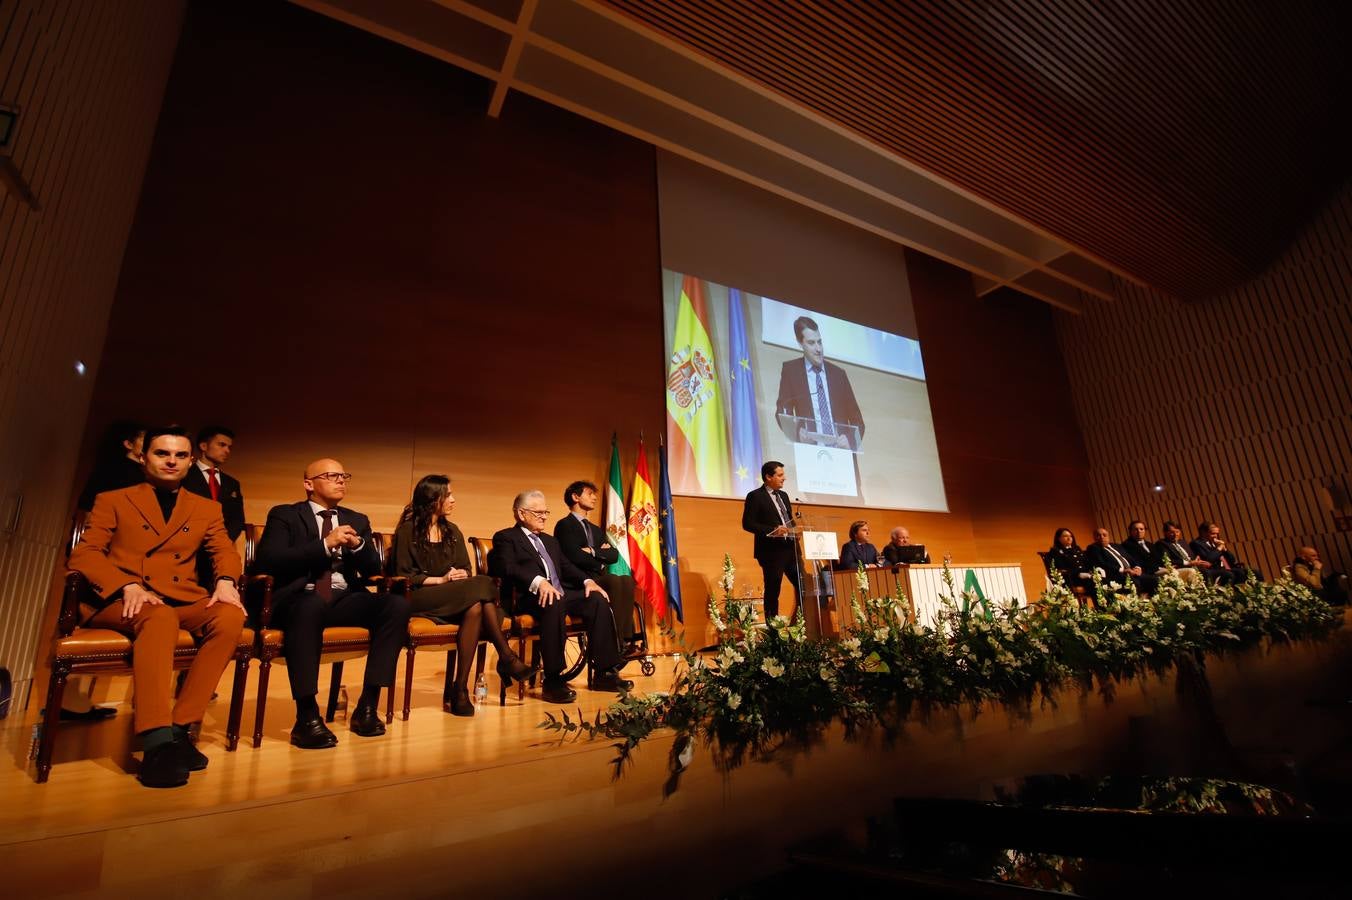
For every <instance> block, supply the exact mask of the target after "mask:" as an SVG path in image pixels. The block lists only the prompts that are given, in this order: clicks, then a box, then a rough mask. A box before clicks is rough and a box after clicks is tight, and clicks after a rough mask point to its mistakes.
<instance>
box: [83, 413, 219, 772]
mask: <svg viewBox="0 0 1352 900" xmlns="http://www.w3.org/2000/svg"><path fill="white" fill-rule="evenodd" d="M144 455H145V466H144V474H145V480H146V483H144V484H138V485H134V486H132V487H128V488H122V489H121V490H116V491H103V492H101V493H99V494H98V495H97V497H96V498H95V500H94V509H93V511H92V512H90V514H89V520H88V522H87V524H86V526H85V531H84V535H83V537H82V538H81V539H80V543H79V545H78V546H76V548H75V550H74V551H73V552H72V553H71V555H70V568H71V570H72V571H75V572H79V573H80V574H81V575H83V576H84V577H85V578H86V579H87V580H88V582H89V586H90V588H92V589H93V591H94V593H95V594H97V595H98V596H99V597H100V598H102V599H103V600H104V601H105V602H106V603H107V605H106V606H104V607H103V608H102V609H100V610H99V611H98V612H96V613H95V614H94V615H93V616H92V617H91V618H90V620H89V623H88V624H89V625H91V626H93V627H95V628H112V629H114V630H117V631H121V632H124V633H126V634H129V635H130V636H131V638H132V648H133V650H132V682H133V685H134V687H135V712H134V718H135V723H136V724H135V728H136V733H137V734H139V735H140V736H141V741H142V747H143V748H144V750H145V757H144V759H143V761H142V763H141V770H140V773H139V778H140V780H141V783H142V784H144V785H145V786H147V787H178V786H179V785H182V784H186V783H187V781H188V773H189V772H190V771H199V770H201V769H203V768H206V765H207V758H206V756H205V755H203V754H202V753H201V752H200V751H198V750H197V748H195V747H194V746H193V745H192V743H191V742H190V741H189V740H188V730H189V728H190V727H191V726H192V725H193V723H195V722H200V721H201V720H202V715H203V714H204V713H205V712H206V708H207V702H208V701H209V700H210V699H211V693H212V691H213V690H215V687H216V684H217V682H219V681H220V679H221V673H223V672H224V671H225V667H226V666H227V665H229V663H230V659H231V657H233V656H234V654H235V648H236V647H237V646H238V644H239V635H240V630H241V629H242V628H243V627H244V607H243V605H242V604H241V603H240V598H239V589H238V587H237V583H238V580H239V578H240V574H241V571H242V568H243V566H242V564H241V562H240V558H239V554H238V553H237V552H236V551H235V547H234V545H233V544H232V543H230V539H229V537H228V536H227V535H226V533H225V522H224V521H223V520H222V519H221V508H220V507H219V506H218V505H217V504H215V503H211V502H209V501H206V500H202V499H201V498H200V497H195V496H193V495H192V494H190V493H188V492H187V491H184V490H181V489H180V486H181V484H182V482H183V476H184V474H185V473H186V472H187V471H188V467H189V466H191V465H192V443H191V442H190V441H189V440H188V436H187V434H185V433H184V432H183V431H182V430H181V429H175V428H166V429H151V430H149V431H147V432H146V436H145V446H144ZM203 547H206V548H207V550H208V551H209V552H210V554H211V558H212V561H213V563H214V576H213V579H212V582H211V583H210V585H209V587H210V592H208V586H207V585H202V584H199V583H198V581H197V564H196V558H197V551H198V550H199V549H201V548H203ZM180 629H184V630H187V631H193V632H199V633H200V634H201V635H202V640H201V642H200V644H199V645H198V648H197V654H196V656H194V657H193V661H192V665H191V666H190V667H189V669H188V676H187V679H186V680H185V681H184V682H183V688H182V690H180V691H179V693H178V699H177V700H176V701H175V702H174V704H173V706H172V708H171V707H170V704H169V692H168V688H169V682H170V680H171V679H170V676H171V675H172V674H173V671H174V648H175V646H176V645H177V644H178V633H179V630H180Z"/></svg>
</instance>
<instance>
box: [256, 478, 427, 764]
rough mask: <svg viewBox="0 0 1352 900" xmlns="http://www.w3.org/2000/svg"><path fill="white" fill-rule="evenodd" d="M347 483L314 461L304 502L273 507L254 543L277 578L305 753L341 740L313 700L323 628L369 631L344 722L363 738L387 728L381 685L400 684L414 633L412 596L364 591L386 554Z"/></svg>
mask: <svg viewBox="0 0 1352 900" xmlns="http://www.w3.org/2000/svg"><path fill="white" fill-rule="evenodd" d="M351 480H352V475H351V473H350V472H346V471H344V470H343V464H342V463H340V462H338V461H337V460H335V459H318V460H315V461H314V462H312V463H310V464H309V465H308V466H306V467H305V475H304V477H303V479H302V483H303V484H304V486H305V496H306V499H305V500H302V501H300V502H299V503H285V504H282V505H281V506H274V507H273V508H272V511H271V512H269V513H268V522H267V525H266V526H265V527H264V529H263V537H262V539H261V540H260V541H259V543H258V569H259V571H261V572H263V573H265V574H267V575H271V576H272V577H273V581H274V587H273V592H272V623H273V625H274V626H276V627H278V628H281V629H282V630H283V631H284V632H286V674H287V678H288V679H290V682H291V696H292V698H293V699H294V700H295V701H296V724H295V726H294V727H293V728H292V729H291V743H292V744H294V745H296V746H297V747H300V748H302V749H305V750H322V749H326V748H328V747H333V746H336V745H337V743H338V738H337V737H336V736H335V735H334V734H333V732H332V731H329V729H328V727H327V726H326V725H325V724H324V719H323V717H321V716H320V714H319V704H318V702H317V701H316V699H315V698H316V696H317V695H318V694H319V656H320V648H321V647H322V646H323V643H324V629H325V628H332V627H337V626H348V627H356V628H365V629H367V630H368V631H370V633H371V649H370V652H369V653H368V654H367V658H366V675H365V677H364V679H363V683H362V692H361V697H360V698H358V700H357V708H356V710H355V711H354V712H353V713H352V715H351V717H350V719H349V722H348V725H349V727H350V728H351V729H352V731H353V733H354V734H358V735H360V736H362V737H375V736H376V735H381V734H384V733H385V723H384V722H382V721H381V717H380V713H379V712H377V711H376V706H377V704H378V703H379V700H380V691H381V690H382V689H383V688H389V687H391V686H392V685H393V684H394V669H395V665H396V663H397V662H398V660H399V652H400V650H402V649H403V646H404V642H405V641H406V639H407V637H408V599H407V598H406V597H403V596H402V595H399V594H373V593H371V592H370V591H368V590H367V589H366V587H365V585H366V579H367V578H369V577H371V576H373V575H379V574H380V556H379V554H378V553H377V552H376V548H375V545H374V543H373V542H372V540H371V523H370V520H368V519H367V518H366V516H364V515H362V514H361V513H359V512H356V511H355V510H351V509H348V508H347V507H344V506H340V505H339V503H341V502H342V500H343V499H344V498H345V497H346V496H347V485H348V483H349V482H350V481H351Z"/></svg>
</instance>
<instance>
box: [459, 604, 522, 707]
mask: <svg viewBox="0 0 1352 900" xmlns="http://www.w3.org/2000/svg"><path fill="white" fill-rule="evenodd" d="M480 635H482V636H483V637H485V638H487V639H488V642H489V643H490V644H492V645H493V649H495V650H497V651H498V659H514V658H515V657H516V654H515V653H513V652H512V648H511V647H510V646H509V645H508V643H507V636H506V635H504V634H503V633H502V613H501V612H499V611H498V605H497V603H495V602H494V601H492V600H484V601H481V602H479V603H476V604H474V605H473V606H471V607H470V608H469V609H467V610H465V615H464V618H462V619H461V620H460V636H459V639H458V641H457V643H456V658H455V683H456V684H457V685H458V686H460V687H462V688H468V687H469V673H470V671H471V670H472V669H473V668H474V657H475V654H476V653H477V652H478V650H479V640H480Z"/></svg>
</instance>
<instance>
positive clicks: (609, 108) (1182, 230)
mask: <svg viewBox="0 0 1352 900" xmlns="http://www.w3.org/2000/svg"><path fill="white" fill-rule="evenodd" d="M293 2H296V3H298V4H299V5H301V6H305V7H307V8H309V9H312V10H315V11H316V12H320V13H323V14H325V15H329V16H332V17H334V18H338V19H341V20H342V21H345V22H348V23H349V24H352V25H355V26H357V27H360V28H364V29H366V30H368V31H371V32H373V33H375V34H379V35H382V36H384V37H386V38H389V39H391V40H395V41H398V42H400V43H403V44H405V45H407V46H410V47H413V48H415V49H417V50H420V51H421V52H424V53H429V54H431V55H433V56H437V57H438V58H441V59H444V60H446V61H447V62H451V63H454V64H456V65H459V66H462V67H464V68H467V69H469V70H471V71H474V72H477V73H479V74H481V75H483V76H484V77H486V78H489V79H492V80H493V81H494V82H495V85H496V90H495V91H494V94H493V99H492V101H491V103H490V106H489V112H490V114H493V115H497V114H499V113H500V112H501V110H502V108H503V102H504V100H505V98H506V96H507V94H508V92H509V91H511V90H518V91H523V92H525V93H528V94H531V95H533V96H536V97H539V98H542V99H544V100H547V101H549V102H552V103H555V104H557V105H559V106H562V107H564V108H567V109H570V110H572V111H574V112H577V113H579V114H581V115H584V116H588V117H590V118H593V119H596V120H597V121H601V122H603V123H605V124H607V125H610V126H611V127H614V128H617V129H619V130H621V131H625V132H627V133H630V134H632V135H634V136H636V137H639V138H641V139H643V140H647V141H650V142H651V143H653V144H655V145H656V146H658V147H659V148H662V149H663V150H665V151H668V152H673V153H677V154H680V155H684V156H687V157H689V158H691V159H695V160H697V161H699V162H702V163H704V164H706V165H709V166H711V167H713V168H716V169H719V170H720V171H723V172H726V173H728V174H732V175H734V176H736V177H739V178H742V179H744V180H746V181H748V182H749V183H752V184H756V185H758V186H760V187H763V188H765V189H767V190H772V191H775V192H776V193H779V194H781V195H783V196H786V197H789V198H791V199H793V200H795V201H798V202H801V203H804V204H805V205H808V206H811V207H813V208H815V209H819V210H821V211H823V212H826V213H828V214H830V215H834V216H836V217H838V218H841V219H843V220H845V221H849V222H851V223H853V224H856V225H858V226H859V227H862V228H865V229H867V230H869V231H872V232H874V233H876V234H880V235H883V236H885V237H888V238H890V239H893V240H895V241H897V242H898V243H901V244H905V245H907V246H911V247H915V248H917V249H919V250H922V251H924V252H927V253H930V254H931V255H933V256H936V257H939V258H941V259H945V260H948V261H950V262H953V263H955V264H957V265H960V266H962V267H964V268H966V269H968V270H969V271H971V272H972V273H973V278H974V281H975V284H976V286H977V289H978V290H979V291H980V292H982V293H986V292H989V291H994V290H997V289H999V288H1001V287H1012V288H1014V289H1017V290H1021V291H1023V292H1025V293H1028V294H1031V295H1033V296H1036V297H1039V298H1041V299H1043V300H1045V301H1047V302H1049V303H1052V304H1054V305H1056V306H1058V307H1060V308H1062V309H1066V310H1070V311H1075V310H1078V309H1081V308H1082V307H1083V305H1084V304H1085V303H1092V302H1099V301H1101V300H1107V299H1111V298H1112V296H1113V294H1114V292H1113V286H1112V276H1113V275H1117V276H1119V277H1122V278H1126V279H1128V280H1130V281H1136V282H1140V283H1143V284H1147V285H1150V286H1153V287H1156V288H1159V289H1161V290H1164V291H1166V292H1169V293H1172V294H1176V295H1178V296H1181V297H1185V298H1189V297H1201V296H1206V295H1208V294H1212V293H1215V292H1216V291H1218V290H1221V289H1224V288H1225V287H1227V286H1229V285H1231V284H1234V283H1237V282H1239V281H1242V280H1244V279H1246V278H1247V277H1249V276H1251V275H1252V274H1254V273H1256V272H1257V271H1259V270H1261V269H1262V267H1263V266H1264V265H1265V264H1266V263H1267V262H1268V261H1270V260H1271V259H1272V258H1273V257H1275V256H1276V254H1277V253H1279V252H1280V251H1281V249H1282V248H1283V247H1284V246H1285V245H1286V243H1287V242H1288V241H1289V240H1290V239H1291V237H1292V236H1293V235H1294V234H1295V232H1296V231H1297V229H1298V228H1299V227H1300V226H1301V225H1302V224H1304V223H1305V222H1306V221H1308V219H1309V218H1310V216H1311V215H1312V214H1313V212H1314V211H1315V210H1316V209H1317V208H1318V207H1319V206H1320V205H1321V204H1322V202H1323V201H1324V200H1325V199H1326V198H1327V196H1328V195H1329V194H1330V192H1331V191H1332V190H1333V189H1334V188H1335V187H1337V185H1338V184H1340V183H1341V182H1342V181H1343V180H1344V179H1345V178H1346V176H1347V175H1348V159H1349V158H1350V157H1349V153H1348V145H1347V140H1346V138H1347V119H1348V112H1349V110H1348V97H1349V91H1348V88H1349V80H1350V79H1349V65H1348V62H1347V59H1348V56H1349V54H1348V52H1347V50H1346V48H1347V46H1348V37H1349V29H1348V23H1349V9H1350V8H1352V4H1346V3H1342V2H1337V0H1326V2H1320V0H1284V2H1282V3H1273V2H1269V0H1227V2H1218V0H1212V2H1202V3H1179V2H1176V0H1119V2H1116V3H1107V2H1102V0H1057V2H1054V3H1051V2H1038V0H999V2H996V0H989V2H970V3H961V2H938V0H907V2H898V0H852V2H806V0H293Z"/></svg>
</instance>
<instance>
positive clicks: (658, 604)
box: [629, 438, 667, 619]
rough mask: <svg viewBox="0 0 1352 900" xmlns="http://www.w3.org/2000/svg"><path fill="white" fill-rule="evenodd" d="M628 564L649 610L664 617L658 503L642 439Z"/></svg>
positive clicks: (632, 494) (632, 497) (631, 497)
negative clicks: (646, 599) (646, 600)
mask: <svg viewBox="0 0 1352 900" xmlns="http://www.w3.org/2000/svg"><path fill="white" fill-rule="evenodd" d="M629 561H630V563H631V564H632V566H633V569H634V584H636V585H638V586H639V587H640V588H641V589H642V590H643V596H645V597H647V598H648V607H649V608H650V609H652V610H653V611H654V612H656V613H657V617H658V618H659V619H661V618H663V617H665V616H666V613H667V587H666V582H665V580H664V579H663V578H662V542H661V538H660V537H659V536H658V510H657V500H656V499H655V498H654V497H653V485H652V479H651V478H649V477H648V457H647V456H646V455H645V454H644V452H643V438H639V439H638V462H637V463H635V464H634V483H633V485H632V486H631V487H630V490H629Z"/></svg>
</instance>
